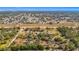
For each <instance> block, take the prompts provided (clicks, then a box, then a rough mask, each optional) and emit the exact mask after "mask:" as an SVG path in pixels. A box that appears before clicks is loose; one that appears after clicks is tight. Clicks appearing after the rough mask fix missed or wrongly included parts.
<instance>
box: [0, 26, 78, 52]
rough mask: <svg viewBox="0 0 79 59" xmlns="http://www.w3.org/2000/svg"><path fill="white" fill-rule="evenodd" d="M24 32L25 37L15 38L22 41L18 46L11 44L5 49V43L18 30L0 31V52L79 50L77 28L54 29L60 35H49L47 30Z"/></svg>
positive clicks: (14, 43)
mask: <svg viewBox="0 0 79 59" xmlns="http://www.w3.org/2000/svg"><path fill="white" fill-rule="evenodd" d="M52 30H53V29H52ZM24 31H25V33H26V34H25V35H22V36H21V35H20V36H18V37H17V39H18V38H20V39H22V40H23V42H22V43H21V44H19V45H18V44H17V42H13V43H12V44H11V46H10V47H8V48H7V47H6V43H8V42H10V41H9V40H10V39H11V38H12V37H14V36H15V34H16V33H17V32H18V29H16V28H14V29H4V28H2V29H0V50H12V51H19V50H21V51H24V50H36V51H37V50H51V51H55V50H57V51H59V50H62V51H74V50H79V28H68V27H58V28H56V31H57V32H58V33H60V34H58V35H53V33H52V34H51V33H50V32H49V31H48V29H43V30H40V29H37V30H36V29H35V30H33V29H32V30H29V29H27V30H24ZM28 31H29V32H28ZM27 32H28V33H27Z"/></svg>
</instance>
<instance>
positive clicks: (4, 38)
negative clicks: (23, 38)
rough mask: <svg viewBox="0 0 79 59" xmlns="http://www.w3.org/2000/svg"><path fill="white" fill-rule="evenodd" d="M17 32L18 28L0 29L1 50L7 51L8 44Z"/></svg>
mask: <svg viewBox="0 0 79 59" xmlns="http://www.w3.org/2000/svg"><path fill="white" fill-rule="evenodd" d="M17 32H18V29H17V28H16V29H15V28H0V50H6V47H7V44H8V43H9V42H10V40H11V39H12V38H13V37H14V36H15V35H16V33H17Z"/></svg>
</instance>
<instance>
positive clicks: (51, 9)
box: [0, 7, 79, 11]
mask: <svg viewBox="0 0 79 59" xmlns="http://www.w3.org/2000/svg"><path fill="white" fill-rule="evenodd" d="M0 11H79V7H0Z"/></svg>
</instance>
